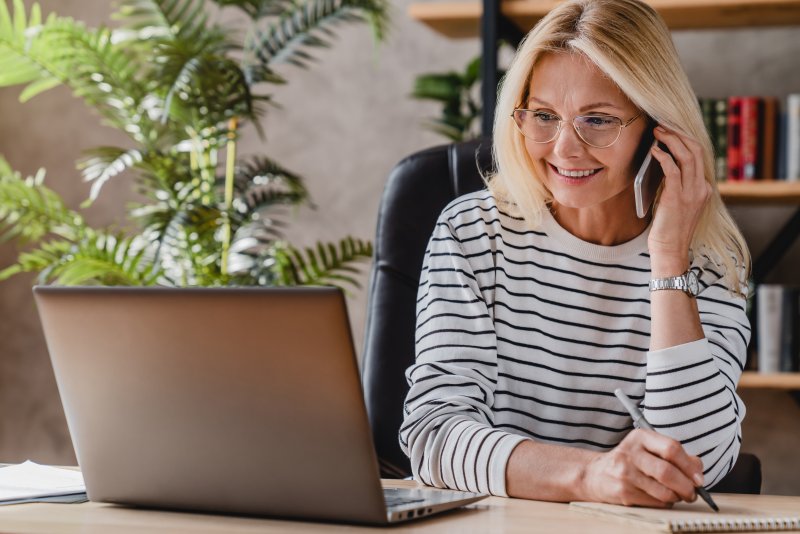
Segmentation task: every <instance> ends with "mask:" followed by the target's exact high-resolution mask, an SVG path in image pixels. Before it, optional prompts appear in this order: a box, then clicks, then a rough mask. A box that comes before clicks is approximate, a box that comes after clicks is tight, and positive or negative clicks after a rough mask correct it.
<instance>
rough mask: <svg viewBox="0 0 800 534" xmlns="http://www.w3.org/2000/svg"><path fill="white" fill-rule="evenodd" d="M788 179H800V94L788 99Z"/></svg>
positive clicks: (792, 95) (790, 96)
mask: <svg viewBox="0 0 800 534" xmlns="http://www.w3.org/2000/svg"><path fill="white" fill-rule="evenodd" d="M786 179H787V180H790V181H797V180H800V94H798V93H795V94H791V95H789V97H788V98H787V99H786Z"/></svg>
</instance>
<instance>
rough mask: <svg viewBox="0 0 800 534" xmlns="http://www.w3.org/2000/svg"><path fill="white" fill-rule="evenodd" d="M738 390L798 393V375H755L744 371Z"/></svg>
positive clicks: (799, 388)
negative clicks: (778, 390)
mask: <svg viewBox="0 0 800 534" xmlns="http://www.w3.org/2000/svg"><path fill="white" fill-rule="evenodd" d="M738 389H781V390H798V391H800V373H757V372H754V371H745V372H744V373H742V377H741V378H740V379H739V388H738Z"/></svg>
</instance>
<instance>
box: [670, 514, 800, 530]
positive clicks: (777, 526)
mask: <svg viewBox="0 0 800 534" xmlns="http://www.w3.org/2000/svg"><path fill="white" fill-rule="evenodd" d="M670 529H671V530H672V532H747V531H755V530H757V531H779V530H795V529H800V517H765V518H749V519H716V520H712V519H705V520H694V521H691V520H688V521H687V520H683V519H681V520H677V521H673V522H672V524H671V525H670Z"/></svg>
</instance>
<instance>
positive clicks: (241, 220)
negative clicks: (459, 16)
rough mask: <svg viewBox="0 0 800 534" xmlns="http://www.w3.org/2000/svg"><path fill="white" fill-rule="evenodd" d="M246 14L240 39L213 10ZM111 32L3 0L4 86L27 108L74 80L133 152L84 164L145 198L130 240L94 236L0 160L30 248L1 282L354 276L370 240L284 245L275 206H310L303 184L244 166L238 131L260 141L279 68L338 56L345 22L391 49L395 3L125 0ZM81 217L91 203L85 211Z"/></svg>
mask: <svg viewBox="0 0 800 534" xmlns="http://www.w3.org/2000/svg"><path fill="white" fill-rule="evenodd" d="M212 4H213V5H214V7H216V8H217V9H219V10H233V9H235V10H239V11H240V12H241V13H243V14H244V15H245V17H246V19H247V21H248V24H249V29H248V31H247V32H244V33H240V32H236V31H234V30H231V29H229V28H226V27H223V26H221V25H219V24H217V23H214V22H212V21H211V19H210V17H209V14H208V12H209V10H208V8H209V7H211V5H212ZM114 19H115V20H116V21H117V23H118V24H117V25H115V27H113V28H109V27H100V28H88V27H86V25H85V24H83V23H82V22H80V21H76V20H73V19H71V18H67V17H59V16H57V15H55V14H51V15H49V16H47V17H46V18H44V17H42V14H41V10H40V7H39V6H38V4H33V5H32V7H31V8H30V10H29V11H28V12H26V10H25V7H24V5H23V3H22V0H13V4H12V8H11V9H9V8H8V7H7V5H6V3H5V2H4V3H2V4H0V86H13V85H25V88H24V90H23V91H22V93H21V96H20V100H21V101H23V102H24V101H27V100H30V99H31V98H33V97H34V96H36V95H38V94H39V93H41V92H43V91H46V90H48V89H50V88H53V87H56V86H58V85H65V86H67V87H68V88H69V89H71V90H72V92H73V93H74V94H75V95H76V96H78V97H80V98H82V99H83V100H84V102H85V103H86V104H87V105H89V106H90V107H91V108H93V109H94V110H95V111H97V112H98V113H99V115H100V116H101V117H102V118H103V121H104V123H105V124H107V125H109V126H111V127H113V128H116V129H118V130H120V131H122V132H124V133H125V134H127V136H128V138H129V140H130V142H129V144H128V146H124V147H114V146H102V147H97V148H94V149H92V150H90V151H88V153H87V154H86V155H85V157H84V158H83V159H81V160H80V161H79V163H78V166H79V168H80V169H81V172H82V174H83V176H84V178H85V179H86V180H88V181H90V182H91V184H92V185H91V193H90V198H89V199H88V200H87V203H91V202H93V201H94V200H95V199H96V198H97V197H98V195H99V194H100V193H101V191H102V187H103V185H104V184H105V183H106V182H107V181H108V180H111V179H116V178H117V177H118V176H120V175H124V174H129V175H133V178H134V180H135V182H136V186H137V189H138V190H139V192H140V193H141V194H142V195H143V197H144V199H145V200H144V201H142V202H140V203H138V204H136V205H133V206H131V208H130V209H129V211H128V214H127V215H128V217H129V220H130V223H132V228H131V229H128V230H127V231H120V230H114V229H112V228H93V227H91V226H89V225H88V224H87V223H86V222H85V220H84V218H83V217H82V216H81V213H80V212H79V211H78V210H74V209H71V208H69V207H67V206H66V205H65V203H64V202H63V201H62V199H61V198H60V197H59V196H58V195H57V194H56V193H55V192H53V191H52V190H51V189H49V188H47V187H46V186H45V185H44V181H43V180H44V171H40V172H39V173H38V174H37V175H36V176H33V177H27V178H24V177H22V176H21V175H20V174H19V173H16V172H14V171H13V170H12V169H11V168H9V166H8V164H7V163H6V162H5V161H4V160H1V159H0V228H2V231H3V237H5V238H6V239H18V240H20V241H23V242H26V243H28V244H29V245H30V246H29V247H28V249H26V250H24V251H23V252H22V253H20V254H19V256H18V258H17V262H16V263H15V264H13V265H11V266H10V267H7V268H5V269H4V270H3V271H2V272H0V279H6V278H8V277H10V276H12V275H15V274H17V273H21V272H34V273H38V278H39V281H40V283H57V284H64V285H75V284H105V285H154V284H160V285H172V286H178V287H182V286H225V285H262V286H263V285H299V284H321V283H335V284H336V283H341V282H348V283H352V284H355V285H358V284H357V283H356V280H355V279H354V278H353V277H352V274H353V273H354V272H357V268H356V267H355V265H354V262H357V261H359V260H363V259H366V258H369V257H371V255H372V247H371V244H370V243H369V242H366V241H362V240H359V239H354V238H352V237H346V238H344V239H342V240H340V241H339V242H338V243H318V244H317V245H316V246H315V247H313V248H305V249H304V250H302V251H301V250H298V249H297V248H295V247H293V246H291V245H290V244H288V243H287V242H286V241H285V240H283V239H282V235H281V232H280V228H281V222H280V221H279V220H276V218H275V215H274V209H275V208H276V207H279V206H286V205H298V204H301V203H309V202H310V200H309V196H308V191H307V189H306V187H305V186H304V183H303V179H302V178H301V177H300V176H298V175H297V174H295V173H293V172H291V171H290V170H288V169H286V168H284V167H282V166H281V165H280V164H279V163H278V162H276V161H273V160H271V159H269V158H266V157H263V156H254V157H249V158H242V157H241V156H240V155H239V154H238V153H237V140H238V139H239V136H240V135H241V132H242V126H243V125H244V124H247V123H251V124H253V125H254V126H255V127H256V128H257V129H258V131H259V133H260V128H261V122H260V118H261V117H262V115H263V113H264V111H265V106H267V105H269V104H270V103H271V96H270V95H269V94H267V93H265V92H264V88H265V87H267V86H268V85H269V84H284V83H286V82H287V80H286V79H285V78H284V77H283V75H282V74H279V72H278V71H277V70H276V66H277V65H279V64H281V63H283V64H291V65H295V66H300V67H305V66H307V65H308V64H309V62H310V60H311V59H312V58H311V56H310V55H309V50H310V49H311V48H312V47H324V46H329V40H330V37H331V36H332V35H333V32H332V28H333V26H334V25H335V24H336V23H341V22H357V21H365V22H367V23H369V24H370V26H371V27H372V30H373V33H374V35H375V38H376V40H381V39H382V38H383V37H384V35H385V32H386V28H387V25H388V3H387V1H386V0H208V1H207V0H121V1H120V2H118V4H117V5H116V12H115V14H114ZM84 207H85V206H84Z"/></svg>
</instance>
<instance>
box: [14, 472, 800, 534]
mask: <svg viewBox="0 0 800 534" xmlns="http://www.w3.org/2000/svg"><path fill="white" fill-rule="evenodd" d="M391 484H392V485H393V486H398V487H399V486H411V487H413V486H414V485H415V483H414V482H406V481H391ZM714 500H715V501H716V502H717V504H719V505H720V507H721V508H723V510H724V508H725V505H726V504H740V505H745V506H753V507H759V505H763V506H769V507H771V508H773V509H775V510H779V509H783V510H785V511H786V513H787V514H789V513H792V514H796V513H797V511H798V510H800V497H782V496H769V495H731V494H720V493H717V494H714ZM0 530H2V531H3V532H17V533H34V532H35V533H44V532H46V533H48V534H50V533H53V534H60V533H81V534H93V533H102V534H117V533H124V534H133V533H139V532H164V533H167V532H168V533H170V534H181V533H198V534H203V533H217V532H218V533H231V534H236V533H240V532H242V533H245V532H266V533H270V532H288V533H298V532H314V533H316V532H323V533H324V532H365V533H366V532H384V533H388V534H394V533H397V532H417V533H445V532H446V533H454V534H469V533H473V532H475V533H485V532H486V533H501V532H513V533H516V532H519V533H523V532H524V533H525V534H535V533H547V534H553V533H557V534H585V533H587V532H591V533H592V534H606V533H607V534H612V533H613V534H619V533H622V534H624V533H630V534H641V532H642V531H643V529H642V527H641V525H632V524H626V523H623V522H620V521H616V520H613V519H605V518H598V517H595V516H590V515H584V514H582V513H579V512H575V511H572V510H568V509H567V505H566V504H560V503H547V502H539V501H525V500H520V499H503V498H500V497H490V498H488V499H485V500H483V501H481V502H479V503H476V504H474V505H471V506H468V507H467V508H464V509H461V510H457V511H455V512H450V513H447V514H444V515H440V516H436V517H432V518H430V519H423V520H420V521H414V522H411V523H407V524H405V525H404V526H397V527H391V528H389V529H387V528H380V527H376V528H369V527H358V526H353V525H332V524H325V523H307V522H301V521H279V520H274V519H254V518H243V517H226V516H218V515H209V514H187V513H178V512H162V511H154V510H139V509H133V508H126V507H122V506H114V505H109V504H97V503H84V504H19V505H11V506H3V507H0Z"/></svg>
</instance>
